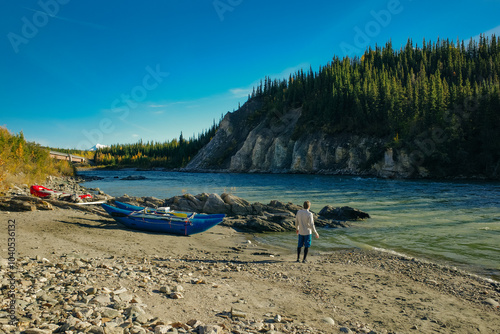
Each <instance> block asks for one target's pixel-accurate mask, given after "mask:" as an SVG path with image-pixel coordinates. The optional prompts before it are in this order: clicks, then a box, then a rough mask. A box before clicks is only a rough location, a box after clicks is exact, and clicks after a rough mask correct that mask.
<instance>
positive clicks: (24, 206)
mask: <svg viewBox="0 0 500 334" xmlns="http://www.w3.org/2000/svg"><path fill="white" fill-rule="evenodd" d="M52 206H55V207H58V208H61V209H75V210H79V211H84V212H90V213H94V214H96V215H99V216H103V217H109V215H108V214H107V213H106V212H105V211H104V210H103V209H102V208H101V206H97V207H95V206H90V205H81V204H77V203H71V202H64V201H60V200H55V199H45V198H44V199H42V198H38V197H33V196H23V195H21V196H8V197H0V210H2V211H17V212H18V211H35V210H52V209H53V208H52Z"/></svg>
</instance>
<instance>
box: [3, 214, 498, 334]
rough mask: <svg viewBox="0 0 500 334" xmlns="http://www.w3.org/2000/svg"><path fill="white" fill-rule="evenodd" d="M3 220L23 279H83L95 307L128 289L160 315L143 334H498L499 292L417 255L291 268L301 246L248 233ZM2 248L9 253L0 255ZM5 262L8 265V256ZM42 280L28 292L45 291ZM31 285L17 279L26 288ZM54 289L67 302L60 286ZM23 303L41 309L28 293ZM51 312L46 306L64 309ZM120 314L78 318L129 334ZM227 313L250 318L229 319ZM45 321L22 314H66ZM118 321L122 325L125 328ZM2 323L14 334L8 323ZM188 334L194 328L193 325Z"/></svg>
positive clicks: (351, 253)
mask: <svg viewBox="0 0 500 334" xmlns="http://www.w3.org/2000/svg"><path fill="white" fill-rule="evenodd" d="M0 216H1V217H2V220H7V219H14V220H16V222H17V226H18V231H17V235H18V237H17V238H18V246H17V247H18V252H19V256H18V258H17V260H18V261H21V262H22V263H24V262H25V263H26V267H25V268H23V270H26V272H27V273H28V272H32V273H33V271H34V272H37V270H42V269H43V268H46V269H44V270H47V269H49V271H50V272H54V271H55V272H54V274H56V275H62V276H59V277H60V278H61V279H65V280H68V282H74V283H73V284H76V283H77V282H78V281H75V279H80V278H81V277H82V275H83V277H87V278H86V281H84V283H82V284H80V283H78V284H79V285H78V286H77V287H75V289H76V291H83V292H79V293H78V298H80V297H81V298H83V300H87V304H85V305H87V306H85V307H86V308H89V307H90V308H96V310H97V308H98V307H104V305H100V304H93V303H92V302H91V301H92V300H93V299H92V298H97V296H98V295H99V296H101V295H109V296H111V297H110V298H111V299H113V298H118V297H117V296H119V295H118V294H116V295H115V294H114V293H112V292H108V293H107V294H106V292H107V291H115V292H116V291H117V290H120V289H122V288H126V289H127V291H128V292H129V293H130V294H132V295H133V297H134V298H137V299H138V300H140V301H141V302H142V303H140V304H143V305H145V306H143V307H142V308H143V309H145V310H147V313H148V314H150V315H151V316H152V318H155V317H156V318H157V320H155V322H151V323H145V324H140V327H141V328H144V329H145V330H146V333H149V332H148V331H151V332H153V331H154V328H155V327H157V326H170V325H171V324H174V323H181V324H183V325H185V326H189V325H187V323H188V322H189V321H190V320H193V319H195V320H197V321H198V322H199V323H200V324H201V323H203V324H204V326H221V328H222V329H221V332H224V333H241V332H252V330H253V331H255V332H257V331H261V330H262V331H264V329H266V330H268V332H271V331H272V330H274V331H275V332H276V333H292V332H293V330H295V331H296V333H302V332H306V331H308V332H309V333H335V332H339V331H340V330H341V328H347V329H349V330H350V331H351V332H354V333H368V332H370V331H373V332H374V333H394V332H396V331H397V332H400V331H403V332H439V333H449V332H458V333H466V332H473V331H474V332H480V333H493V332H494V331H495V330H496V329H498V328H500V309H499V307H498V306H495V304H494V302H497V303H498V301H500V284H498V283H497V282H495V283H493V282H488V281H485V280H483V279H480V278H477V277H473V276H471V275H469V274H467V273H463V272H461V271H460V270H458V271H457V270H452V269H450V268H445V267H443V266H440V265H437V264H435V263H431V262H429V263H425V262H422V261H420V260H417V259H414V258H413V259H412V258H407V257H402V256H400V255H393V254H387V253H382V252H379V251H370V250H361V249H358V250H352V249H351V250H339V251H335V252H333V253H329V254H320V253H318V252H316V251H315V250H314V247H313V248H312V251H311V254H310V256H309V260H310V262H309V263H307V264H302V263H295V262H294V260H295V257H296V254H295V249H285V248H282V247H279V246H275V245H266V244H260V243H256V242H255V239H253V236H252V234H247V233H241V232H236V231H235V230H233V229H232V228H229V227H223V226H216V227H214V228H213V229H211V230H209V231H207V232H204V233H201V234H198V235H194V236H191V237H176V236H170V235H164V234H154V233H146V232H140V231H134V230H128V229H125V228H123V227H121V226H119V225H118V224H117V223H116V222H115V221H114V220H112V219H111V218H106V217H103V216H98V215H95V214H93V213H86V212H80V211H75V210H68V209H55V210H53V211H34V212H27V213H6V212H2V213H0ZM249 241H250V242H249ZM1 249H2V250H3V251H5V247H4V246H2V248H1ZM5 254H6V252H2V254H1V256H2V257H3V258H6V256H5ZM44 259H45V260H44ZM75 264H76V265H77V266H80V267H79V269H78V268H75V267H74V266H75ZM61 268H62V269H64V268H66V269H65V270H66V271H65V273H63V274H57V272H58V270H60V269H61ZM82 268H83V271H82ZM62 269H61V270H62ZM2 270H4V271H5V268H3V269H2ZM34 277H35V278H34V280H35V281H33V280H32V281H31V282H32V283H34V284H42V285H43V284H45V283H42V282H39V280H40V277H38V276H34ZM78 277H80V278H78ZM48 279H49V281H50V280H51V279H50V276H49V277H48ZM23 282H25V280H23V279H21V280H20V281H19V283H18V284H19V286H20V287H24V284H25V283H23ZM92 282H93V283H92ZM177 285H181V286H182V289H183V291H182V292H181V294H182V296H183V298H181V299H172V298H170V297H167V296H165V293H162V292H161V291H164V290H162V289H165V290H166V289H167V288H168V289H175V287H176V286H177ZM42 288H43V287H42ZM91 288H94V289H97V291H98V292H99V293H97V294H96V296H95V297H94V295H92V294H89V293H87V292H88V291H93V290H89V289H91ZM21 290H22V289H21ZM70 290H71V289H70ZM46 291H49V292H50V293H49V294H51V293H53V294H56V295H57V294H60V292H59V291H58V290H55V289H54V290H51V289H49V290H46ZM85 291H87V292H85ZM57 296H58V297H59V298H62V297H61V296H60V295H57ZM49 297H50V298H52V297H54V298H55V296H52V295H50V296H49ZM49 297H47V298H49ZM20 298H23V299H24V298H27V299H29V300H30V301H31V302H33V300H32V299H30V297H29V296H28V295H26V296H22V297H20ZM62 300H66V299H64V298H62ZM68 300H69V301H66V302H65V303H63V304H64V305H65V306H66V308H67V309H68V310H69V311H61V312H62V313H61V314H64V312H67V315H68V317H69V316H75V314H76V312H77V311H75V310H77V309H81V308H82V307H84V306H83V305H81V302H80V301H79V300H77V301H74V302H73V304H71V302H70V301H71V298H70V299H68ZM5 302H6V301H4V302H3V303H2V310H4V309H5ZM488 302H490V304H489V303H488ZM46 304H47V303H46ZM48 304H50V303H48ZM23 305H26V304H23ZM50 305H51V306H50V307H49V306H42V305H40V308H41V309H45V310H46V311H47V310H50V309H52V310H54V309H58V308H59V307H60V306H62V305H60V304H56V305H52V304H50ZM113 305H114V304H113ZM109 306H110V305H106V307H108V308H109ZM111 308H112V307H111ZM19 311H20V313H21V312H22V310H19ZM115 311H117V312H118V313H116V314H115V313H113V314H115V315H116V318H109V317H108V318H106V317H101V319H103V318H106V319H105V320H104V321H103V320H100V323H99V321H97V320H96V319H93V318H92V317H93V315H89V316H88V317H87V318H84V319H80V321H82V322H84V323H88V324H90V326H98V327H99V326H100V327H103V328H106V326H107V327H112V326H115V325H116V326H117V327H120V326H121V327H120V329H119V332H120V330H121V332H120V333H124V332H123V330H122V329H121V328H122V327H123V328H125V327H127V326H129V325H130V327H128V328H134V327H133V326H137V325H134V322H133V321H132V322H131V323H130V324H129V323H127V319H126V317H127V316H126V312H125V311H122V310H115ZM231 311H233V312H234V313H235V314H236V313H237V312H241V314H240V315H244V317H240V318H237V317H234V315H233V317H231V315H232V314H231ZM79 312H81V311H79ZM94 312H97V311H94ZM109 312H110V313H112V312H111V311H109ZM93 314H94V313H93ZM32 315H33V313H32ZM45 315H47V314H45ZM38 317H39V318H40V320H39V321H34V320H33V319H30V318H28V317H26V316H23V317H22V318H23V319H24V320H23V321H24V322H23V325H24V326H25V329H26V328H42V327H50V328H53V329H54V330H55V326H56V325H57V326H58V328H59V326H61V324H64V323H66V322H67V318H68V317H66V318H64V317H65V316H61V317H59V318H57V319H55V320H57V321H58V322H57V323H52V325H53V326H48V325H49V324H50V323H51V320H48V318H47V319H44V318H43V314H42V313H41V314H40V315H39V316H38ZM63 318H64V319H63ZM122 318H123V322H122V323H120V321H119V320H117V319H122ZM0 319H2V318H1V317H0ZM55 320H54V319H53V320H52V322H54V321H55ZM148 321H149V320H148ZM168 322H170V325H169V324H168ZM332 322H333V323H334V324H332ZM0 323H2V321H0ZM43 323H45V324H46V326H44V325H43ZM94 323H95V324H94ZM97 323H99V325H96V324H97ZM160 323H161V324H160ZM162 324H163V325H162ZM198 325H199V324H198ZM271 325H272V328H271ZM2 326H3V327H2V328H3V330H4V331H5V332H8V331H6V329H9V327H6V326H8V325H2ZM82 326H83V325H82ZM186 328H188V327H186ZM224 328H226V331H223V330H224ZM259 328H260V329H259ZM44 330H48V329H46V328H45V329H44ZM1 331H2V329H0V332H1ZM186 332H189V333H191V332H194V333H196V332H197V331H195V329H194V327H192V328H188V329H187V330H186ZM46 333H52V331H50V332H46Z"/></svg>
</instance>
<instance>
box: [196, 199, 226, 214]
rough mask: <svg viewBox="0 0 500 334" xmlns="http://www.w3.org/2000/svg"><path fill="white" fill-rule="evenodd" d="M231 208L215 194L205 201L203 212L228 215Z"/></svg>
mask: <svg viewBox="0 0 500 334" xmlns="http://www.w3.org/2000/svg"><path fill="white" fill-rule="evenodd" d="M230 211H231V206H230V205H229V204H226V203H224V200H222V198H221V197H220V196H219V195H217V194H210V195H208V198H207V201H206V202H205V204H204V205H203V212H205V213H226V214H227V213H229V212H230Z"/></svg>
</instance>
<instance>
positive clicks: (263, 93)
mask: <svg viewBox="0 0 500 334" xmlns="http://www.w3.org/2000/svg"><path fill="white" fill-rule="evenodd" d="M499 75H500V37H496V36H491V37H486V36H481V37H480V39H479V40H478V41H476V40H472V39H471V40H470V41H469V42H464V41H450V40H448V39H443V40H439V39H438V40H437V41H435V42H427V41H425V40H424V41H423V42H422V44H418V43H414V42H413V41H411V40H408V42H407V44H406V45H405V46H404V47H402V48H400V49H394V48H393V46H392V43H391V42H388V43H386V45H385V46H384V47H379V46H374V47H373V48H372V47H370V48H369V49H368V50H366V52H365V53H364V54H363V55H362V56H361V57H360V58H349V57H344V58H342V59H340V58H339V57H334V58H333V59H332V61H331V62H329V63H328V64H326V65H325V66H321V67H320V68H319V69H318V70H317V71H314V70H313V69H310V70H309V71H306V72H304V71H303V70H300V71H298V72H296V73H294V74H292V75H290V76H289V78H287V79H281V80H280V79H275V80H271V79H270V78H267V77H266V78H265V79H264V80H262V81H261V83H260V85H258V86H257V87H255V88H254V90H253V92H252V94H250V95H249V101H248V102H256V103H248V102H247V103H246V104H245V105H246V106H247V107H245V106H243V107H242V108H241V109H239V110H237V111H236V112H235V113H234V114H233V115H231V120H232V121H231V122H234V121H235V120H237V122H238V124H239V126H238V128H243V129H247V130H248V131H250V130H251V129H253V128H255V127H257V126H259V129H261V130H262V127H267V128H269V129H271V128H273V129H274V130H273V131H274V133H276V131H275V130H276V129H279V127H280V124H281V125H284V124H285V123H287V122H289V121H290V119H293V118H294V117H293V116H292V117H291V118H290V117H289V116H290V114H288V116H286V115H287V113H289V112H290V111H291V110H300V118H299V119H298V121H297V122H296V125H295V123H294V125H293V126H294V128H293V134H292V135H291V137H290V140H291V141H292V142H290V143H288V142H287V144H286V145H285V144H283V143H284V142H283V140H285V141H286V140H288V139H286V138H288V137H286V136H285V137H283V138H281V139H280V140H279V141H280V142H283V143H282V144H280V145H285V146H283V147H282V148H278V149H279V150H281V151H283V150H286V152H288V153H286V154H285V153H283V154H285V155H283V159H285V158H286V159H288V160H290V161H291V159H292V156H294V158H293V159H295V160H297V158H298V157H295V155H296V154H298V153H297V152H299V151H294V149H293V147H292V146H293V141H299V139H300V140H301V143H303V142H304V139H305V138H308V137H309V138H312V136H313V135H315V136H316V137H317V138H319V137H318V135H319V134H322V135H326V136H330V137H337V138H339V136H341V137H343V138H347V137H349V136H358V137H363V138H372V139H373V138H376V139H377V142H378V144H377V148H369V147H368V146H367V148H366V149H367V151H366V152H365V153H366V154H367V156H370V157H369V158H367V159H368V160H366V161H365V162H364V165H366V167H363V168H366V170H369V169H370V168H371V167H370V166H371V165H372V164H373V163H375V162H376V161H380V159H384V151H385V150H386V149H389V148H392V149H394V159H395V160H396V161H397V160H398V158H400V157H399V156H398V154H403V153H404V154H406V157H407V158H406V160H408V159H409V162H408V163H409V164H412V163H413V164H415V165H418V166H416V167H425V168H426V169H427V170H429V171H430V175H432V176H434V177H447V176H458V175H464V176H479V175H483V176H487V177H493V178H495V177H498V175H499V173H500V166H499V165H500V131H498V129H500V87H499V85H500V81H499ZM250 105H251V106H252V108H255V109H252V108H249V107H248V106H250ZM238 115H239V116H238ZM241 115H244V117H243V118H242V117H241ZM228 122H229V120H228ZM228 122H226V123H227V124H229V123H230V122H229V123H228ZM233 125H234V124H233ZM217 128H218V124H217V125H216V124H215V123H214V124H213V126H212V128H210V129H209V130H207V131H206V132H204V133H203V134H201V135H199V136H198V137H197V138H190V139H189V140H184V139H183V138H182V136H181V138H179V140H177V139H175V140H172V141H170V142H165V143H152V142H148V143H143V142H139V143H136V144H131V145H130V144H128V145H113V146H112V147H111V148H107V149H103V150H100V151H98V153H97V154H96V162H97V163H98V164H106V165H110V164H111V165H118V166H127V165H134V166H142V167H156V166H158V167H167V168H176V167H182V166H185V165H186V164H187V163H188V162H189V161H190V160H191V159H192V158H193V157H194V156H195V155H196V154H197V152H198V151H199V150H200V149H201V148H202V147H204V146H205V145H206V144H207V143H208V142H210V140H211V138H212V137H214V135H215V133H216V132H217ZM247 130H245V131H243V132H245V133H247V132H248V131H247ZM273 131H267V132H265V133H266V134H267V135H269V134H272V133H273ZM254 135H256V134H255V133H254ZM271 136H272V135H271ZM230 137H231V136H230ZM254 137H255V136H254ZM261 137H262V136H261ZM221 138H222V137H221ZM227 138H229V137H227ZM227 138H226V139H227ZM231 138H232V139H231V140H230V142H227V143H226V142H225V141H227V140H226V139H224V140H221V141H220V142H219V141H218V142H217V143H218V144H217V145H218V146H220V147H219V149H218V152H219V153H217V154H218V155H217V157H214V156H211V154H210V152H205V153H204V154H203V155H204V158H203V160H205V161H206V162H209V161H211V163H208V165H210V168H211V169H218V168H222V169H224V168H227V167H222V166H223V165H224V166H230V165H231V164H230V163H229V161H230V159H231V157H233V156H234V155H235V154H236V153H237V152H238V150H240V149H241V148H242V147H243V145H244V142H243V141H244V138H240V139H236V138H233V137H231ZM262 138H263V137H262ZM254 139H255V138H254ZM255 140H256V142H255V143H258V139H255ZM316 140H317V139H316ZM380 140H382V142H384V143H385V147H382V149H381V148H380ZM333 142H338V141H334V140H333V139H332V141H331V143H333ZM250 145H251V144H250V142H247V144H246V146H245V150H246V151H248V150H249V149H250V148H249V146H250ZM270 145H271V144H270ZM272 145H275V144H272ZM315 145H319V143H318V144H315ZM328 145H329V144H328ZM211 146H214V145H211ZM222 146H224V147H222ZM225 146H227V147H225ZM273 147H274V146H273ZM211 150H212V151H213V150H214V147H211ZM283 152H285V151H283ZM415 152H416V153H418V154H414V155H413V156H412V153H415ZM332 154H335V153H332ZM254 156H256V155H255V154H254ZM285 156H286V157H285ZM408 157H409V158H408ZM299 158H300V157H299ZM207 159H208V160H207ZM273 159H274V158H273ZM416 159H418V161H417V162H415V160H416ZM323 160H324V159H323ZM214 161H219V164H220V166H219V167H218V166H216V165H214ZM273 161H274V163H273V164H274V165H275V166H278V165H279V166H283V167H280V170H286V169H287V168H286V167H285V165H286V163H285V164H282V163H281V162H280V161H276V160H275V159H274V160H273ZM302 161H303V159H302ZM200 163H201V160H200ZM259 163H260V162H257V161H253V162H252V161H247V162H245V163H244V164H248V165H249V166H250V165H253V166H257V165H259ZM287 163H288V162H287ZM338 163H340V162H338ZM203 164H204V163H202V165H203ZM208 165H207V166H208ZM233 165H234V164H233ZM240 165H241V164H240ZM200 166H201V165H200ZM249 166H248V168H250V167H249ZM337 167H338V166H337ZM358 167H359V166H358ZM322 168H327V169H329V168H328V166H325V165H324V163H322ZM363 168H361V169H363ZM229 169H231V168H229ZM292 169H293V168H292ZM238 170H239V171H244V170H245V167H244V166H240V167H238ZM290 170H291V169H290ZM311 172H313V171H312V170H311ZM368 173H369V172H368Z"/></svg>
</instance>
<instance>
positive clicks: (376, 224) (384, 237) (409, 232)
mask: <svg viewBox="0 0 500 334" xmlns="http://www.w3.org/2000/svg"><path fill="white" fill-rule="evenodd" d="M79 174H82V175H86V176H99V177H102V178H103V179H101V180H96V181H89V182H85V183H84V184H83V185H84V186H86V187H89V188H96V187H98V188H100V189H101V190H102V191H104V192H105V193H108V194H110V195H113V196H121V195H123V194H128V195H130V196H154V197H157V198H169V197H172V196H175V195H180V194H183V193H190V194H193V195H196V194H199V193H202V192H206V193H212V192H215V193H218V194H221V193H223V192H230V193H232V194H234V195H236V196H239V197H242V198H245V199H246V200H248V201H250V202H261V203H268V202H269V201H270V200H273V199H277V200H280V201H282V202H293V203H295V204H301V203H303V202H304V200H310V201H311V202H312V210H313V211H315V212H318V211H319V210H321V208H322V207H323V206H325V205H333V206H343V205H348V206H351V207H355V208H358V209H360V210H363V211H366V212H368V213H369V214H370V215H371V217H372V218H371V219H369V220H366V221H362V222H355V223H354V224H353V226H352V227H350V228H346V229H326V228H325V229H320V230H319V233H320V236H321V237H320V239H315V240H314V241H313V248H312V249H314V251H322V252H328V251H332V250H335V249H339V248H353V247H358V248H365V249H367V248H368V249H369V248H377V249H381V250H384V251H390V252H396V253H401V254H405V255H408V256H414V257H418V258H421V259H424V260H430V261H433V262H438V263H443V264H446V265H452V266H456V267H458V268H460V269H464V270H467V271H469V272H473V273H477V274H479V275H482V276H486V277H489V278H493V279H495V280H499V279H500V183H499V182H483V181H477V182H476V181H431V180H386V179H377V178H361V177H352V176H330V175H298V174H229V173H182V172H168V171H136V170H119V171H113V170H86V171H81V172H79ZM126 176H144V177H145V178H146V179H145V180H121V178H123V177H126ZM257 238H258V239H259V241H261V242H264V243H272V244H281V245H285V246H288V247H290V248H291V249H294V247H295V244H296V236H295V234H294V233H293V232H291V233H269V234H261V235H258V236H257Z"/></svg>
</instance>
